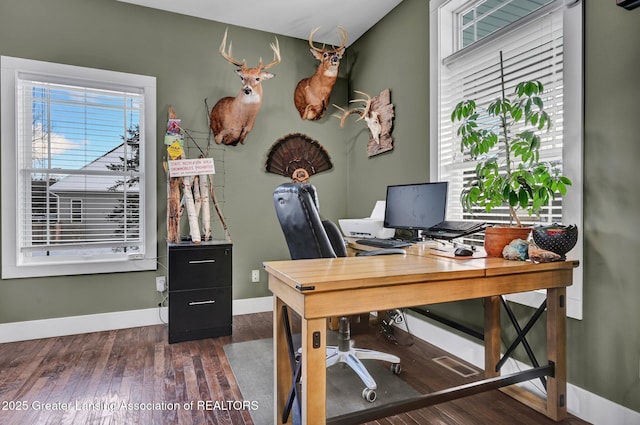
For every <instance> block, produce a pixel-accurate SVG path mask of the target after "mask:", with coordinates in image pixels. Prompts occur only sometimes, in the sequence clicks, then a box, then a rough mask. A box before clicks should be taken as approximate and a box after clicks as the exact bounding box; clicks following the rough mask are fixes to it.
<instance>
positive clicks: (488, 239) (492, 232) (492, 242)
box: [484, 226, 531, 257]
mask: <svg viewBox="0 0 640 425" xmlns="http://www.w3.org/2000/svg"><path fill="white" fill-rule="evenodd" d="M530 232H531V228H530V227H513V226H496V227H487V228H486V229H485V231H484V250H485V251H486V252H487V255H488V256H489V257H502V250H503V249H504V247H505V246H507V245H509V242H511V241H512V240H514V239H522V240H525V241H526V240H527V239H528V238H529V233H530Z"/></svg>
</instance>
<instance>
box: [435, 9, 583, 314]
mask: <svg viewBox="0 0 640 425" xmlns="http://www.w3.org/2000/svg"><path fill="white" fill-rule="evenodd" d="M430 6H431V7H430V31H431V40H430V59H431V60H430V63H431V70H430V71H431V77H430V78H431V80H430V86H431V99H430V105H431V112H432V113H431V123H430V126H431V135H430V145H431V148H430V155H431V160H430V170H431V180H432V181H448V182H449V188H450V189H449V199H448V202H447V218H448V219H454V220H464V219H472V220H481V221H485V222H488V223H495V224H500V223H505V224H509V210H508V207H506V206H505V207H503V208H495V209H493V210H492V211H491V212H490V213H487V212H486V211H485V210H484V209H483V208H475V209H474V210H473V211H471V212H468V211H465V210H463V208H462V205H461V202H460V194H461V192H462V189H463V188H464V187H465V185H466V184H468V183H469V182H471V181H472V180H473V177H474V176H475V166H476V162H475V161H473V160H472V159H471V158H470V157H469V156H468V154H465V153H464V152H461V149H460V140H459V137H458V136H457V134H456V131H457V126H458V123H455V124H454V123H452V122H451V112H452V111H453V109H454V107H455V105H456V104H457V103H458V102H459V101H461V100H463V99H475V100H476V101H477V103H478V105H479V106H484V107H486V106H487V105H488V104H489V103H490V102H491V101H492V100H494V99H495V98H497V97H499V96H500V55H501V54H502V56H503V58H504V59H503V66H504V73H505V85H506V93H507V95H509V94H510V93H513V90H514V87H515V85H516V84H518V83H519V82H521V81H526V80H539V81H541V82H542V83H543V85H544V87H545V92H544V101H545V110H546V111H547V112H548V113H549V114H550V116H551V120H552V126H551V129H550V131H549V132H546V133H544V132H543V133H542V134H541V138H542V144H541V149H540V160H541V161H546V162H549V163H551V164H553V166H554V167H556V168H558V169H559V170H561V171H562V173H563V174H564V175H566V176H567V177H569V178H570V179H571V180H572V182H573V185H572V186H571V187H569V188H568V192H567V195H566V196H563V197H560V196H556V198H555V199H554V200H553V201H551V202H550V203H549V204H548V205H547V206H546V207H545V208H543V209H542V211H541V213H540V215H539V216H533V217H529V216H528V215H527V213H526V211H523V212H521V214H523V215H520V217H519V218H520V219H521V220H522V221H523V223H525V224H529V225H537V224H550V223H554V222H556V223H565V224H577V225H578V227H579V229H582V128H583V124H582V116H583V113H582V110H583V102H582V75H583V69H582V63H583V61H582V38H583V32H582V2H581V1H580V0H571V1H566V0H480V1H477V0H474V1H471V0H431V3H430ZM491 154H494V155H501V154H502V152H492V153H491ZM482 241H483V237H482V235H481V234H480V235H475V236H474V237H472V238H471V239H469V240H467V242H468V243H474V244H482ZM581 245H582V240H581V238H580V240H579V241H578V245H577V246H576V248H574V250H573V251H572V253H571V254H572V255H573V256H574V258H575V257H577V258H578V259H581V257H582V249H581ZM581 273H582V270H581V268H580V269H578V270H576V272H575V274H574V278H575V280H576V281H577V282H576V283H574V285H573V287H571V288H570V290H569V292H570V295H569V298H570V302H569V309H568V311H569V314H570V315H571V316H573V317H577V318H580V317H581V316H582V275H581ZM522 297H523V298H527V297H531V294H526V295H524V296H522ZM533 298H536V300H535V301H526V300H525V301H523V303H524V304H527V305H535V306H536V307H537V305H539V301H538V300H539V299H540V297H537V296H533Z"/></svg>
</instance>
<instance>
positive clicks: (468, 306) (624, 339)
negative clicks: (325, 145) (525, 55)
mask: <svg viewBox="0 0 640 425" xmlns="http://www.w3.org/2000/svg"><path fill="white" fill-rule="evenodd" d="M428 8H429V5H428V2H426V1H424V0H404V1H403V2H402V3H401V4H400V5H399V6H398V7H396V8H395V9H394V10H393V11H392V12H391V13H390V14H389V15H388V16H387V17H385V18H384V19H383V20H382V21H381V22H380V23H378V24H377V25H376V26H375V27H374V28H373V29H372V30H370V31H369V32H368V33H367V34H366V35H365V36H364V37H363V38H361V39H360V40H358V41H357V42H356V43H354V45H353V46H351V47H350V50H349V54H350V55H351V57H352V58H357V59H356V60H354V64H353V66H352V68H351V70H350V73H349V81H350V84H353V88H357V89H360V90H364V91H369V92H375V91H376V90H381V89H383V88H386V87H390V88H391V92H392V100H393V102H394V103H395V104H396V121H395V122H396V129H395V131H394V133H393V134H394V138H395V141H396V150H395V151H394V152H393V153H392V154H390V155H388V156H384V157H380V158H376V159H369V160H367V159H366V157H365V156H364V155H363V153H362V152H363V151H364V147H363V146H364V145H366V140H365V137H364V135H360V134H359V135H357V140H356V144H357V148H358V149H357V152H356V151H354V152H352V153H351V154H350V157H349V213H350V214H352V216H362V215H363V214H364V215H366V214H367V213H368V211H367V209H368V208H370V206H369V205H371V204H372V202H373V201H375V199H383V198H381V197H383V196H384V192H383V187H382V186H384V185H385V184H386V183H392V182H405V181H423V180H426V179H428V177H429V173H428V158H429V155H428V154H429V152H428V146H427V140H428V137H427V135H428V133H429V123H428V115H429V104H428V93H429V84H428V74H429V73H428V66H427V63H428V56H429V42H428V40H429V31H428ZM584 14H585V22H584V27H585V88H584V94H585V106H584V108H585V120H584V121H585V128H584V155H585V157H584V186H585V189H584V229H582V231H583V232H584V233H583V234H584V239H585V247H584V264H583V266H584V279H585V280H584V319H583V320H581V321H577V320H573V319H569V322H568V364H569V369H568V379H569V382H571V383H572V384H574V385H577V386H578V387H580V388H583V389H585V390H587V391H590V392H593V393H595V394H598V395H600V396H602V397H604V398H607V399H609V400H612V401H614V402H615V403H618V404H621V405H623V406H626V407H629V408H630V409H632V410H635V411H640V379H639V374H640V370H639V368H640V365H639V363H640V327H639V324H640V308H639V307H638V306H639V305H640V281H639V279H638V276H640V267H639V262H638V260H637V256H638V252H640V232H639V230H640V229H639V228H638V219H637V218H638V210H639V209H640V197H639V196H638V186H637V184H636V181H637V168H638V166H637V164H636V163H635V161H637V160H638V159H639V158H640V136H638V130H637V123H636V120H637V112H638V96H639V95H640V79H639V78H638V69H640V45H639V43H640V9H636V10H633V11H626V10H625V9H623V8H621V7H618V6H616V4H615V1H613V0H611V1H602V0H586V1H585V2H584ZM409 29H410V30H409ZM365 58H366V59H365ZM354 137H355V136H354ZM352 201H354V202H355V204H354V203H352ZM431 309H432V310H434V311H438V312H440V313H442V314H445V315H447V316H450V317H452V318H455V319H458V320H460V321H462V322H464V323H466V324H468V325H475V326H481V324H482V321H481V320H482V305H481V303H480V302H479V301H469V302H464V303H457V304H447V305H441V306H432V308H431ZM515 310H516V314H517V315H518V317H519V318H520V322H521V323H522V325H524V323H525V320H526V319H527V318H528V317H529V316H530V315H531V309H528V308H525V307H521V306H515ZM503 316H504V315H503ZM503 321H504V318H503ZM508 326H509V325H508V324H506V323H505V327H508ZM512 337H513V335H511V333H510V332H509V331H505V332H504V334H503V338H504V340H508V339H509V338H512ZM529 340H530V341H531V342H532V345H534V346H535V344H534V342H537V341H541V342H542V344H543V345H542V346H543V347H544V326H536V328H534V332H533V333H532V334H531V335H530V336H529ZM519 354H520V356H521V357H522V353H519ZM536 356H537V357H538V359H543V358H544V351H542V352H536Z"/></svg>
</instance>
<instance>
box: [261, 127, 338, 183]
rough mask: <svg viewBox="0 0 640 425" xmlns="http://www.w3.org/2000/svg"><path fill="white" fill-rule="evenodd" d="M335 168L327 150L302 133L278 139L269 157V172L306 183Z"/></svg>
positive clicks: (267, 166)
mask: <svg viewBox="0 0 640 425" xmlns="http://www.w3.org/2000/svg"><path fill="white" fill-rule="evenodd" d="M332 167H333V163H332V162H331V157H330V156H329V153H328V152H327V150H326V149H325V148H324V147H323V146H322V145H321V144H320V143H318V142H317V141H316V140H313V139H312V138H310V137H309V136H307V135H304V134H301V133H293V134H287V135H286V136H283V137H281V138H280V139H278V140H277V141H276V142H275V143H274V144H273V146H271V149H270V150H269V154H268V156H267V162H266V165H265V168H266V170H267V172H269V173H273V174H278V175H281V176H285V177H290V178H291V179H292V180H294V181H306V180H307V179H308V178H309V176H312V175H314V174H318V173H321V172H322V171H326V170H330V169H331V168H332Z"/></svg>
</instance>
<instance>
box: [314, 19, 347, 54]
mask: <svg viewBox="0 0 640 425" xmlns="http://www.w3.org/2000/svg"><path fill="white" fill-rule="evenodd" d="M337 28H338V29H339V30H340V35H341V37H340V38H341V41H340V47H338V48H337V49H334V50H340V49H342V48H343V47H344V46H346V45H347V30H346V29H345V28H344V27H342V26H340V25H338V26H337ZM319 29H320V27H316V28H314V29H313V31H311V34H309V46H311V48H312V49H313V50H315V51H316V52H320V53H324V52H325V48H324V46H325V45H324V43H323V44H322V48H318V47H316V46H315V45H314V44H313V35H314V34H315V33H316V32H317V31H318V30H319Z"/></svg>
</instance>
